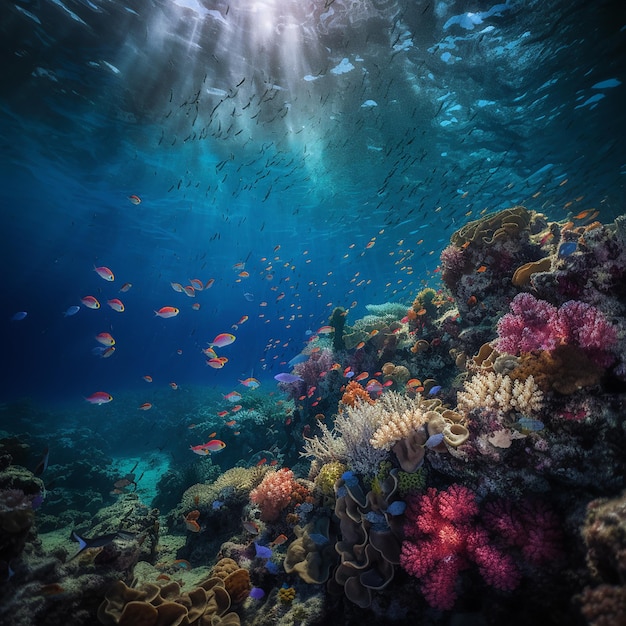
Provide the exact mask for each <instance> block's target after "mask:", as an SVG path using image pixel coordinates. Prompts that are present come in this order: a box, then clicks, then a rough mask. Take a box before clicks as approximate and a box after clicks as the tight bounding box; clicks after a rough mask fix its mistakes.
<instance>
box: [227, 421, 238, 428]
mask: <svg viewBox="0 0 626 626" xmlns="http://www.w3.org/2000/svg"><path fill="white" fill-rule="evenodd" d="M224 426H228V428H234V427H235V426H237V420H229V421H228V422H224Z"/></svg>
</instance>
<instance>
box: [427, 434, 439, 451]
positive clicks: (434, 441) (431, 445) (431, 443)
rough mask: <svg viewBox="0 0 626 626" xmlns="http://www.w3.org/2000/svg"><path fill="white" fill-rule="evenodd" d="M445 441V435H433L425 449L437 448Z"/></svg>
mask: <svg viewBox="0 0 626 626" xmlns="http://www.w3.org/2000/svg"><path fill="white" fill-rule="evenodd" d="M442 441H443V433H435V434H434V435H431V436H430V437H429V438H428V439H427V440H426V443H425V444H424V447H425V448H436V447H437V446H438V445H439V444H440V443H441V442H442Z"/></svg>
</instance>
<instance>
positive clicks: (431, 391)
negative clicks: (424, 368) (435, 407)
mask: <svg viewBox="0 0 626 626" xmlns="http://www.w3.org/2000/svg"><path fill="white" fill-rule="evenodd" d="M440 391H441V385H435V386H434V387H431V388H430V389H429V390H428V395H429V396H434V395H435V394H436V393H439V392H440Z"/></svg>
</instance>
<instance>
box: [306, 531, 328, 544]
mask: <svg viewBox="0 0 626 626" xmlns="http://www.w3.org/2000/svg"><path fill="white" fill-rule="evenodd" d="M309 539H310V540H311V541H312V542H313V543H314V544H315V545H316V546H323V545H325V544H327V543H328V541H329V539H328V537H326V536H325V535H322V533H309Z"/></svg>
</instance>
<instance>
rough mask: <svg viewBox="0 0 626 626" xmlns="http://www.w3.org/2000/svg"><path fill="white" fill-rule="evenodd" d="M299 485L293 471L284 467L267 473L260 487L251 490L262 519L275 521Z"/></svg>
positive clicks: (252, 498)
mask: <svg viewBox="0 0 626 626" xmlns="http://www.w3.org/2000/svg"><path fill="white" fill-rule="evenodd" d="M295 488H297V485H296V483H295V481H294V478H293V472H292V471H291V470H290V469H288V468H286V467H284V468H282V469H279V470H278V471H277V472H269V473H267V474H265V476H264V477H263V480H262V481H261V482H260V483H259V485H258V487H256V488H255V489H253V490H252V491H251V492H250V500H251V501H252V502H254V504H256V505H258V507H259V509H260V510H261V520H263V521H264V522H273V521H275V520H276V519H278V516H279V515H280V512H281V511H282V510H283V509H284V508H285V507H286V506H287V505H288V504H289V502H290V501H291V494H292V493H293V491H294V489H295Z"/></svg>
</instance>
